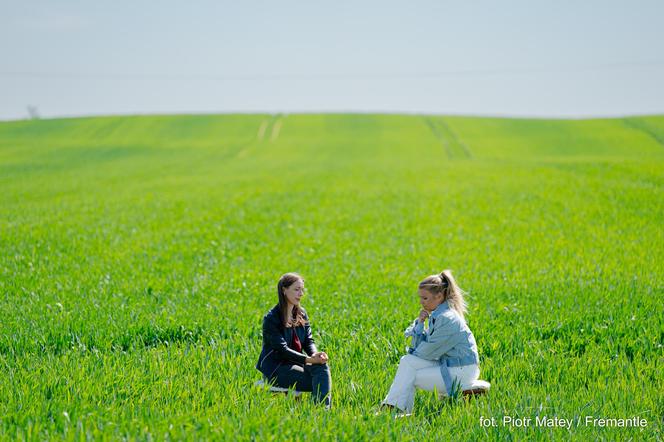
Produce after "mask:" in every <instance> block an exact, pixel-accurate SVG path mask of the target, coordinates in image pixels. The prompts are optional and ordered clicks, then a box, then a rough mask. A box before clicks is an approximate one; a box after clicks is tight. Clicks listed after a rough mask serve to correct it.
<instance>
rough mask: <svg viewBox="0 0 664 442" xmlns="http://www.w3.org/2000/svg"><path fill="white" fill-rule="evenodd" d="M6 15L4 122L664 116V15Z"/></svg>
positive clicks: (325, 6)
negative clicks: (37, 118)
mask: <svg viewBox="0 0 664 442" xmlns="http://www.w3.org/2000/svg"><path fill="white" fill-rule="evenodd" d="M0 5H2V6H0V10H1V11H2V13H1V14H0V53H1V54H2V57H0V119H15V118H23V117H25V116H26V115H27V110H26V107H27V106H28V105H34V106H36V108H37V109H38V111H39V113H40V114H41V115H42V116H44V117H52V116H74V115H105V114H149V113H210V112H291V113H292V112H319V111H320V112H325V111H330V112H345V111H350V112H407V113H411V112H416V113H439V114H464V115H506V116H536V117H547V116H550V117H585V116H613V115H630V114H648V113H664V87H663V86H664V85H663V84H662V83H663V82H662V79H663V78H664V26H662V25H661V24H662V23H663V22H664V2H662V1H659V0H658V1H654V0H653V1H642V0H634V1H611V0H605V1H595V0H587V1H582V2H579V1H567V0H562V1H556V2H550V1H546V2H545V1H508V0H505V1H501V2H498V1H472V2H460V1H457V2H448V1H443V0H438V1H414V2H405V1H364V2H362V1H354V2H344V1H335V2H319V1H306V2H305V1H282V2H256V1H242V2H238V1H233V2H225V1H198V2H172V1H160V2H128V1H123V0H122V1H115V2H90V1H66V0H61V1H57V2H53V1H30V0H24V1H14V2H8V1H5V0H0Z"/></svg>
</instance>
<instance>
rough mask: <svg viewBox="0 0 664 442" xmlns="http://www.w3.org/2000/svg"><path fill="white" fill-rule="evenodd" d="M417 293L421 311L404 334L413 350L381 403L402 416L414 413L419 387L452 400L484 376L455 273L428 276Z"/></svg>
mask: <svg viewBox="0 0 664 442" xmlns="http://www.w3.org/2000/svg"><path fill="white" fill-rule="evenodd" d="M418 294H419V297H420V304H421V305H422V311H421V312H420V314H419V316H418V317H417V319H415V321H413V323H412V325H411V326H410V327H408V328H407V329H406V332H405V334H406V337H412V341H411V347H410V348H409V349H408V354H407V355H405V356H403V357H402V358H401V361H400V363H399V368H398V369H397V373H396V375H395V376H394V381H393V382H392V386H391V387H390V391H389V392H388V393H387V396H386V397H385V399H384V400H383V402H382V405H383V406H385V407H387V408H397V409H398V410H400V411H401V412H403V413H411V412H412V410H413V405H414V403H415V389H416V388H419V389H422V390H427V391H437V392H438V394H439V395H441V396H444V395H451V394H452V393H453V392H454V391H455V390H456V389H463V388H465V387H466V386H470V385H472V384H473V382H475V381H476V380H477V379H478V378H479V374H480V369H479V358H478V355H477V345H476V344H475V338H474V336H473V334H472V332H471V331H470V329H469V328H468V325H467V324H466V321H465V318H464V314H465V313H466V302H465V301H464V292H463V290H461V288H459V286H458V285H457V283H456V281H455V280H454V277H453V276H452V272H451V271H450V270H444V271H442V272H441V273H440V274H438V275H431V276H428V277H427V278H425V279H424V280H423V281H422V282H420V284H419V287H418ZM427 319H428V327H427V328H425V326H424V323H425V321H426V320H427Z"/></svg>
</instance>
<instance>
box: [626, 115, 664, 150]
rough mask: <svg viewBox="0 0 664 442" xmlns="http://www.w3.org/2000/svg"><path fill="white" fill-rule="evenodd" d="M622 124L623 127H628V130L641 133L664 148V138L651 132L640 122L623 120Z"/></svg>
mask: <svg viewBox="0 0 664 442" xmlns="http://www.w3.org/2000/svg"><path fill="white" fill-rule="evenodd" d="M622 123H623V124H624V125H625V126H627V127H629V128H630V129H634V130H637V131H639V132H643V133H644V134H646V135H648V136H649V137H650V138H652V139H653V140H655V141H656V142H657V143H658V144H659V145H660V146H662V147H664V136H662V135H660V134H658V133H657V132H655V131H653V130H652V129H651V128H649V127H648V125H647V124H644V123H642V122H637V121H635V120H632V119H629V118H623V119H622Z"/></svg>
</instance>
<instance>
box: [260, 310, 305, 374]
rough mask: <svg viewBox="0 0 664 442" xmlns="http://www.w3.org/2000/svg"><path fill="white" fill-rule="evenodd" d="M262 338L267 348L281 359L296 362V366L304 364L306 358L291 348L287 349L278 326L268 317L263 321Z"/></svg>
mask: <svg viewBox="0 0 664 442" xmlns="http://www.w3.org/2000/svg"><path fill="white" fill-rule="evenodd" d="M263 338H264V339H265V342H266V343H267V344H268V346H269V347H270V348H271V349H272V350H274V351H275V352H277V353H278V354H279V355H280V356H281V357H282V358H283V359H286V360H289V361H293V362H296V363H298V364H305V363H306V362H307V356H306V355H304V354H302V353H298V352H296V351H295V350H293V349H292V348H289V347H288V343H286V340H285V339H284V337H283V335H282V334H281V330H279V325H278V324H276V323H275V322H274V321H271V320H270V319H269V318H268V317H266V318H265V319H263Z"/></svg>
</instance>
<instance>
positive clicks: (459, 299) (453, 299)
mask: <svg viewBox="0 0 664 442" xmlns="http://www.w3.org/2000/svg"><path fill="white" fill-rule="evenodd" d="M440 278H441V279H442V280H443V281H444V280H445V279H447V283H448V284H447V286H448V287H447V296H446V298H445V299H446V300H447V303H448V304H449V305H450V307H451V308H453V309H454V310H456V312H457V313H458V314H459V316H461V319H463V320H464V321H465V320H466V318H465V317H464V315H465V314H466V313H468V303H466V299H465V296H466V292H464V291H463V290H462V289H461V287H459V285H458V284H457V283H456V280H455V279H454V276H452V271H451V270H443V271H442V272H440Z"/></svg>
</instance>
